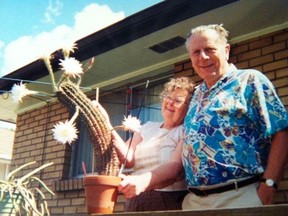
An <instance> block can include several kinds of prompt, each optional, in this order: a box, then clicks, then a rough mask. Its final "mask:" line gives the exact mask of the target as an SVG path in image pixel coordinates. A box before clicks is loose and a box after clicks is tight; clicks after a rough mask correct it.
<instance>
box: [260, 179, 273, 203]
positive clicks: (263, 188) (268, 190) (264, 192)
mask: <svg viewBox="0 0 288 216" xmlns="http://www.w3.org/2000/svg"><path fill="white" fill-rule="evenodd" d="M275 194H276V189H275V188H273V187H268V186H267V185H265V184H264V183H260V185H259V187H258V196H259V199H260V200H261V202H262V204H263V205H271V204H273V203H274V197H275Z"/></svg>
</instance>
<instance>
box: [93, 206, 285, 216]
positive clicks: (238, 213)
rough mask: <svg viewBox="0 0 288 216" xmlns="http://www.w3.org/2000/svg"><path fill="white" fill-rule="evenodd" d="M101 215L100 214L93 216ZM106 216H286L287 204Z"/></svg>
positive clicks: (104, 215)
mask: <svg viewBox="0 0 288 216" xmlns="http://www.w3.org/2000/svg"><path fill="white" fill-rule="evenodd" d="M93 215H97V216H99V215H102V214H93ZM108 215H111V216H112V215H113V216H115V215H127V216H141V215H143V216H147V215H152V216H164V215H165V216H179V215H181V216H276V215H277V216H287V215H288V204H277V205H270V206H263V207H254V208H237V209H217V210H205V211H204V210H203V211H202V210H201V211H198V210H195V211H155V212H131V213H128V212H123V213H122V212H121V213H114V214H103V216H108Z"/></svg>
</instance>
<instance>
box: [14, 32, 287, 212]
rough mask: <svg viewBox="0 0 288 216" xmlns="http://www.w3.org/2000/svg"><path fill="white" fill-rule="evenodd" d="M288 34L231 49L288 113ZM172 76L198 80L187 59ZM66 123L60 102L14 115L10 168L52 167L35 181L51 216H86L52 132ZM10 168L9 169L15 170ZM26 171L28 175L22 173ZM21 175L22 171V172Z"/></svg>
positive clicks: (66, 155)
mask: <svg viewBox="0 0 288 216" xmlns="http://www.w3.org/2000/svg"><path fill="white" fill-rule="evenodd" d="M287 47H288V29H284V30H282V31H277V32H274V33H271V34H269V35H264V36H261V37H257V38H254V39H250V40H249V41H244V42H241V43H236V44H233V45H232V50H231V58H230V61H231V62H233V63H234V64H236V66H237V67H238V68H248V67H249V68H255V69H258V70H260V71H262V72H263V73H264V74H265V75H266V76H267V77H268V78H269V79H270V80H271V81H272V82H273V84H274V85H275V87H276V89H277V92H278V94H279V96H280V98H281V100H282V101H283V103H284V104H285V106H286V108H288V48H287ZM175 76H192V77H193V79H194V81H195V82H197V83H199V82H200V81H201V79H200V78H199V77H198V76H197V74H196V73H195V72H194V71H193V69H192V67H191V63H190V61H189V59H187V60H185V61H182V62H178V63H176V64H175ZM68 118H69V113H68V111H67V109H66V108H65V107H64V106H63V105H61V104H60V103H58V102H55V103H47V105H46V106H43V107H41V108H37V109H33V110H30V111H29V112H26V113H23V114H20V115H18V118H17V129H16V134H15V144H14V151H13V162H12V166H13V167H15V165H20V164H24V163H27V162H30V161H34V160H35V161H37V162H38V166H40V164H44V163H47V162H50V161H53V162H54V166H51V167H48V168H46V169H45V170H44V171H43V172H41V173H39V176H38V177H40V178H41V179H42V180H43V181H44V182H45V183H46V184H47V185H48V186H49V187H50V188H52V189H53V191H54V192H55V196H53V197H52V196H50V195H47V198H48V205H49V207H50V211H51V214H52V215H57V214H58V215H62V214H75V213H76V214H81V213H86V207H85V196H84V190H83V186H82V179H70V180H69V179H68V177H69V175H68V174H69V164H70V159H71V150H72V149H71V146H70V145H61V144H59V143H56V141H55V140H53V136H52V128H53V125H54V124H56V123H57V122H58V121H64V120H66V119H68ZM13 167H12V168H13ZM26 171H27V170H26ZM26 171H23V172H26ZM124 201H125V199H124V197H123V196H122V195H119V196H118V203H117V206H116V212H121V211H123V203H124ZM276 202H277V203H288V169H286V172H285V175H284V178H283V180H282V181H281V182H280V184H279V189H278V192H277V197H276Z"/></svg>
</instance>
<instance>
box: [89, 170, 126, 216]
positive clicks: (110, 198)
mask: <svg viewBox="0 0 288 216" xmlns="http://www.w3.org/2000/svg"><path fill="white" fill-rule="evenodd" d="M120 182H121V178H120V177H116V176H105V175H91V176H85V177H84V179H83V186H84V188H85V195H86V206H87V213H88V214H93V213H105V214H106V213H107V214H110V213H113V211H114V206H115V203H116V201H117V195H118V190H117V187H118V185H119V183H120Z"/></svg>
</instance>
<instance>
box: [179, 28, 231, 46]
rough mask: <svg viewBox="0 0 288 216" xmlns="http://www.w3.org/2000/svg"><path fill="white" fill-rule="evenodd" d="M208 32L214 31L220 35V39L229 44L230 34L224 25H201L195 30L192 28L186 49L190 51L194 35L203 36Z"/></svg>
mask: <svg viewBox="0 0 288 216" xmlns="http://www.w3.org/2000/svg"><path fill="white" fill-rule="evenodd" d="M207 30H214V31H216V32H217V33H218V35H219V38H220V39H221V40H222V41H223V42H224V43H227V41H228V36H229V32H228V31H227V30H226V29H225V28H224V27H223V24H220V25H218V24H210V25H201V26H198V27H195V28H192V29H191V31H190V33H189V34H188V35H187V38H186V42H185V46H186V49H187V50H188V51H189V47H190V39H191V36H192V35H194V34H201V33H203V32H205V31H207Z"/></svg>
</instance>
